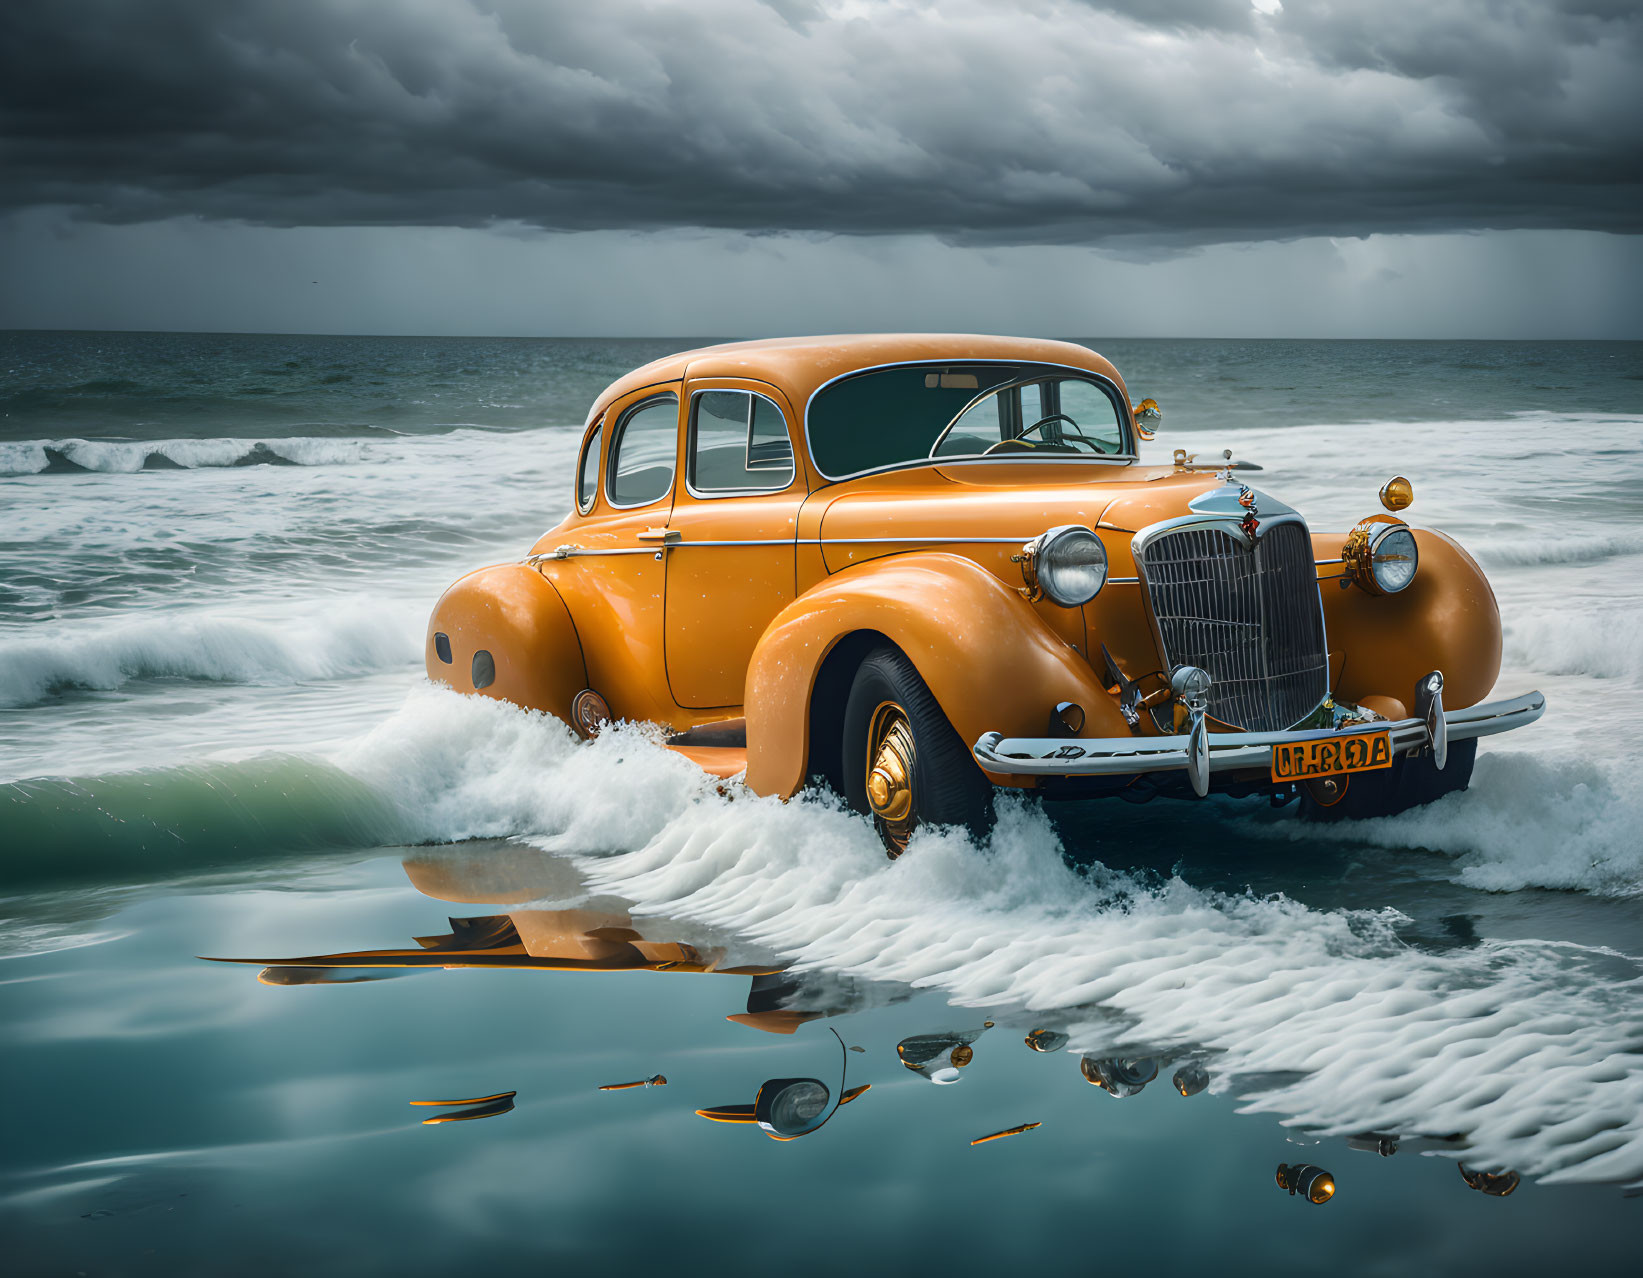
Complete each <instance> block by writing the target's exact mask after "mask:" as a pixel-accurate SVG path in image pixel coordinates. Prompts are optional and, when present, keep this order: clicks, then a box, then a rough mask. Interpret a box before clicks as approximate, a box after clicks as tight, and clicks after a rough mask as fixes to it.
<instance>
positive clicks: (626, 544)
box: [554, 382, 680, 722]
mask: <svg viewBox="0 0 1643 1278" xmlns="http://www.w3.org/2000/svg"><path fill="white" fill-rule="evenodd" d="M679 409H680V396H679V383H677V382H675V383H671V384H667V385H660V386H650V387H646V388H645V389H643V390H639V391H634V392H632V393H631V394H628V395H625V396H623V397H622V398H621V399H619V400H617V401H615V402H614V403H613V404H611V405H610V406H609V407H608V408H607V409H606V411H605V413H604V417H603V422H602V424H601V425H600V427H599V428H598V431H597V433H596V434H595V435H594V436H593V437H592V438H591V439H590V442H589V452H590V453H591V454H592V456H591V457H588V456H584V458H583V459H582V464H581V471H580V474H579V476H578V501H577V505H578V509H579V512H580V513H581V515H582V516H583V517H582V519H581V520H579V521H578V523H577V525H576V529H575V533H574V536H573V537H572V538H568V539H567V541H568V543H569V544H568V545H567V547H566V548H565V549H566V557H565V558H564V559H563V560H560V561H557V562H556V563H555V565H554V582H555V585H556V586H557V587H558V588H559V589H560V591H561V593H562V594H563V595H564V596H565V602H566V605H567V606H568V607H569V608H570V611H571V615H572V617H574V618H575V620H576V627H577V633H578V635H579V637H580V638H581V640H582V649H583V657H584V660H585V661H586V663H587V671H588V683H589V686H590V687H592V688H594V689H596V690H597V691H598V692H600V693H601V694H602V695H603V696H604V697H605V698H606V700H607V701H608V702H609V704H610V708H611V711H612V713H613V714H614V715H615V717H616V718H619V719H649V720H656V721H660V722H667V721H668V720H669V719H671V718H672V717H673V714H674V712H675V708H676V707H675V704H674V700H673V696H672V694H671V692H670V691H669V689H668V684H667V671H666V664H665V658H664V655H663V637H662V623H663V604H664V593H663V588H664V583H665V581H666V573H667V562H666V556H665V552H664V546H665V536H666V528H667V525H668V516H669V513H670V512H671V510H672V508H673V491H674V476H675V474H676V472H677V469H678V466H677V461H678V448H679V427H680V420H679ZM601 450H602V452H603V460H604V465H603V468H602V470H601V469H599V468H598V461H599V455H600V452H601Z"/></svg>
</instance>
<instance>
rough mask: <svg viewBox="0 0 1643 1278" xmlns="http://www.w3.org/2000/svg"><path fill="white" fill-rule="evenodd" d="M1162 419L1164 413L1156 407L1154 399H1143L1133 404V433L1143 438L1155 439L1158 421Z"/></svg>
mask: <svg viewBox="0 0 1643 1278" xmlns="http://www.w3.org/2000/svg"><path fill="white" fill-rule="evenodd" d="M1163 420H1164V414H1163V413H1162V412H1160V411H1159V409H1158V401H1157V400H1156V399H1144V400H1142V401H1141V402H1140V403H1139V404H1137V405H1136V406H1135V433H1136V434H1137V435H1139V436H1140V437H1141V438H1142V439H1143V440H1151V439H1155V438H1156V437H1157V435H1158V423H1159V422H1161V421H1163Z"/></svg>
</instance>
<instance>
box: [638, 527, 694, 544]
mask: <svg viewBox="0 0 1643 1278" xmlns="http://www.w3.org/2000/svg"><path fill="white" fill-rule="evenodd" d="M684 539H685V535H684V533H682V532H680V531H679V530H678V529H677V528H647V529H645V530H644V532H642V533H640V534H639V540H640V541H659V542H661V543H662V544H663V545H664V546H671V545H673V544H675V543H676V542H681V541H683V540H684Z"/></svg>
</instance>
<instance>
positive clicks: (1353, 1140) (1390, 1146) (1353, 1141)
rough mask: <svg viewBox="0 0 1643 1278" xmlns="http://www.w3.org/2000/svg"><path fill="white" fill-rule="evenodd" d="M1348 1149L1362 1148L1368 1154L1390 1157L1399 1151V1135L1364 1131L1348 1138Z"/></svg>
mask: <svg viewBox="0 0 1643 1278" xmlns="http://www.w3.org/2000/svg"><path fill="white" fill-rule="evenodd" d="M1346 1147H1347V1148H1348V1149H1357V1150H1361V1151H1363V1152H1364V1153H1366V1154H1379V1155H1380V1156H1381V1157H1382V1158H1390V1157H1392V1155H1393V1154H1395V1153H1397V1152H1398V1137H1397V1136H1396V1135H1394V1134H1389V1133H1386V1132H1364V1133H1363V1134H1362V1135H1359V1136H1348V1137H1347V1138H1346Z"/></svg>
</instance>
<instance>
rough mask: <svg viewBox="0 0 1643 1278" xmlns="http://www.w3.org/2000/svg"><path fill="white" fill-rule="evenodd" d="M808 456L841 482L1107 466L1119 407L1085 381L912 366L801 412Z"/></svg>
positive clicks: (1118, 429) (1116, 444) (1121, 438)
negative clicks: (981, 467) (979, 460)
mask: <svg viewBox="0 0 1643 1278" xmlns="http://www.w3.org/2000/svg"><path fill="white" fill-rule="evenodd" d="M808 429H809V434H810V451H811V456H812V458H813V459H814V460H815V463H816V466H817V468H818V469H819V470H820V471H821V472H822V473H823V474H824V475H827V476H828V477H830V478H834V479H840V478H843V477H845V476H847V475H856V474H860V473H862V472H863V471H868V470H879V469H881V468H883V467H886V466H897V465H903V464H905V463H908V462H917V461H922V460H924V459H926V458H937V459H945V458H960V457H985V456H1008V457H1044V458H1047V459H1048V458H1055V459H1060V460H1065V459H1066V458H1068V457H1091V456H1112V455H1114V454H1124V453H1127V452H1128V451H1129V444H1128V439H1129V436H1128V432H1127V431H1126V430H1125V428H1124V415H1123V405H1122V401H1121V400H1120V399H1119V397H1118V393H1117V391H1116V390H1115V389H1114V388H1112V387H1110V386H1108V385H1107V384H1106V383H1104V382H1102V381H1100V380H1099V379H1097V378H1096V377H1095V375H1094V374H1080V373H1073V372H1069V371H1068V370H1065V369H1059V368H1057V369H1051V368H1047V367H1045V366H1044V365H1042V364H912V365H904V366H901V367H897V368H881V369H875V370H873V371H870V372H866V373H858V374H856V375H855V376H853V377H847V378H844V379H843V380H842V381H838V382H835V383H833V384H832V385H831V386H828V387H825V388H823V389H822V390H821V391H818V392H817V394H816V396H815V398H814V399H812V400H811V402H810V412H809V418H808Z"/></svg>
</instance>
